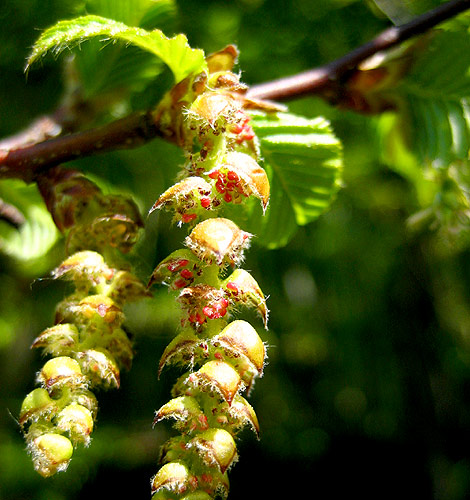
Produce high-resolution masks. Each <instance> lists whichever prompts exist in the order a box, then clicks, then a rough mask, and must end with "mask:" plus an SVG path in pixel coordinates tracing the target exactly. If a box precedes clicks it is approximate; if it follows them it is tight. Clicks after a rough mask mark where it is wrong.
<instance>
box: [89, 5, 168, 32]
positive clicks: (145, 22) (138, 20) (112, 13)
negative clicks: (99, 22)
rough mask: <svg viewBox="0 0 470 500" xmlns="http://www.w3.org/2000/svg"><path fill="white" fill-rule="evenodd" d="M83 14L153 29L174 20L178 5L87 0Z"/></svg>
mask: <svg viewBox="0 0 470 500" xmlns="http://www.w3.org/2000/svg"><path fill="white" fill-rule="evenodd" d="M82 13H83V14H85V13H86V14H92V15H96V16H101V17H106V18H108V19H113V20H114V21H119V22H121V23H124V24H127V25H128V26H140V27H141V28H146V29H153V28H156V27H157V26H158V27H159V28H162V23H163V24H168V22H172V21H173V20H174V18H175V14H176V5H175V1H174V0H132V1H129V0H87V1H86V3H85V5H84V11H83V12H82Z"/></svg>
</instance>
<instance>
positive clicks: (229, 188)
mask: <svg viewBox="0 0 470 500" xmlns="http://www.w3.org/2000/svg"><path fill="white" fill-rule="evenodd" d="M225 189H226V190H227V191H233V190H234V189H235V184H234V183H233V182H227V184H225Z"/></svg>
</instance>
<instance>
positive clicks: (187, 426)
mask: <svg viewBox="0 0 470 500" xmlns="http://www.w3.org/2000/svg"><path fill="white" fill-rule="evenodd" d="M165 418H174V419H175V420H176V424H175V427H176V428H177V429H178V430H179V431H181V432H185V433H189V432H194V431H202V430H206V429H207V428H208V422H207V417H206V416H205V415H204V413H203V412H202V410H201V408H200V407H199V404H198V402H197V400H196V398H194V397H192V396H179V397H177V398H173V399H171V400H170V401H168V403H166V404H164V405H163V406H162V407H161V408H160V409H159V410H158V411H157V412H156V413H155V419H154V421H153V423H154V424H156V423H157V422H160V421H161V420H163V419H165Z"/></svg>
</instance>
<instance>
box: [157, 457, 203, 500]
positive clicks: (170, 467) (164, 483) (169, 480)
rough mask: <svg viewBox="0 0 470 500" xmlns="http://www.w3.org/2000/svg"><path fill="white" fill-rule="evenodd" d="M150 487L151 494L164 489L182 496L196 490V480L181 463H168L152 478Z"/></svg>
mask: <svg viewBox="0 0 470 500" xmlns="http://www.w3.org/2000/svg"><path fill="white" fill-rule="evenodd" d="M151 487H152V494H154V493H156V492H158V491H160V490H162V489H164V490H169V491H171V492H173V493H176V494H178V495H182V494H183V493H186V492H188V490H189V491H190V490H195V489H196V487H197V479H196V478H195V476H193V475H192V474H191V472H190V471H189V469H188V467H187V466H186V465H185V464H184V463H183V462H169V463H167V464H165V465H163V466H162V467H161V468H160V470H159V471H158V472H157V473H156V475H155V476H154V477H153V478H152V482H151Z"/></svg>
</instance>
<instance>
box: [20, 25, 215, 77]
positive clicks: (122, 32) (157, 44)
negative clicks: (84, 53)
mask: <svg viewBox="0 0 470 500" xmlns="http://www.w3.org/2000/svg"><path fill="white" fill-rule="evenodd" d="M94 37H100V38H101V39H102V40H103V41H107V42H108V43H109V42H116V41H122V42H125V43H129V44H132V45H135V46H137V47H139V48H140V49H143V50H145V51H147V52H150V53H151V54H154V55H155V56H157V57H158V58H160V59H161V60H162V61H163V62H164V63H165V64H166V65H167V66H168V67H169V68H170V70H171V71H172V73H173V75H174V77H175V81H176V82H179V81H180V80H182V79H184V78H186V77H187V76H188V75H190V74H191V73H194V72H200V71H203V70H204V69H205V67H206V66H205V60H204V52H203V51H202V50H200V49H192V48H191V47H190V46H189V45H188V40H187V38H186V36H184V35H177V36H175V37H173V38H167V37H166V36H165V35H164V34H163V33H162V32H161V31H160V30H158V29H155V30H153V31H146V30H144V29H143V28H136V27H132V26H127V25H126V24H123V23H120V22H117V21H113V20H111V19H106V18H104V17H100V16H92V15H90V16H82V17H78V18H75V19H72V20H67V21H59V22H58V23H57V24H55V25H54V26H52V27H51V28H49V29H47V30H46V31H44V32H43V33H42V35H41V36H40V37H39V39H38V40H37V41H36V43H35V45H34V47H33V50H32V52H31V54H30V56H29V58H28V61H27V65H26V68H29V67H30V66H31V65H32V64H33V63H34V62H36V61H37V60H38V59H39V58H41V57H43V56H44V55H46V54H47V53H48V52H53V53H54V55H56V56H57V55H58V54H60V53H61V52H62V51H63V50H64V49H66V48H68V49H70V48H72V47H74V46H77V45H80V44H81V43H82V42H84V41H86V40H89V39H91V38H94Z"/></svg>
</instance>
